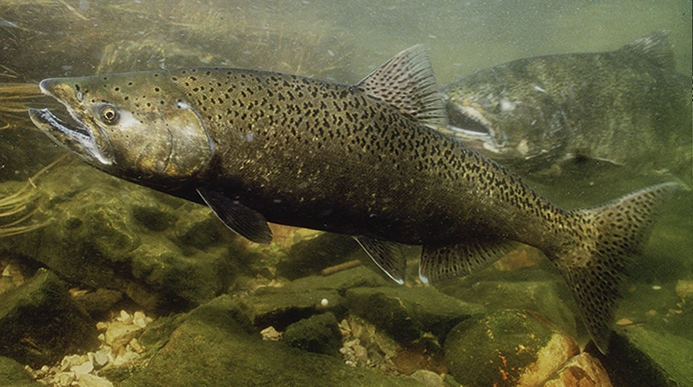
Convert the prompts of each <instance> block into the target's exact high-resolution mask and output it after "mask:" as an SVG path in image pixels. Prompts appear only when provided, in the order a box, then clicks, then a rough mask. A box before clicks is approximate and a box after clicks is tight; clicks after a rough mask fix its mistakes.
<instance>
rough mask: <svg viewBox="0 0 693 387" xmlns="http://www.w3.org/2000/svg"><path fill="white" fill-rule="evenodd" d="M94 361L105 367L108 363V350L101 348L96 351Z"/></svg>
mask: <svg viewBox="0 0 693 387" xmlns="http://www.w3.org/2000/svg"><path fill="white" fill-rule="evenodd" d="M94 363H95V364H96V365H98V366H99V367H103V366H105V365H106V364H108V354H106V352H104V351H102V350H99V351H96V353H94Z"/></svg>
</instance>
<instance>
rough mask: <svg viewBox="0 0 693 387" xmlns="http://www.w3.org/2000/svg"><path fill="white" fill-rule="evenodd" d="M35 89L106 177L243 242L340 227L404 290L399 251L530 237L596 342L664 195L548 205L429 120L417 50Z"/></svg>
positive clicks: (429, 270) (448, 264) (427, 263)
mask: <svg viewBox="0 0 693 387" xmlns="http://www.w3.org/2000/svg"><path fill="white" fill-rule="evenodd" d="M40 86H41V90H42V91H43V92H44V93H45V94H48V95H50V96H53V97H54V98H56V99H57V100H58V101H59V102H61V103H62V104H63V105H65V107H66V108H67V110H68V112H69V115H70V116H71V117H72V120H70V121H71V122H67V120H64V119H61V118H59V117H57V116H56V115H54V114H53V113H51V112H50V111H49V110H47V109H42V110H37V109H32V110H31V111H30V115H31V118H32V120H33V121H34V123H35V124H36V125H37V126H38V127H39V128H41V129H42V130H43V131H45V132H46V133H47V134H48V135H49V136H50V137H52V138H53V139H55V140H56V141H57V142H58V143H60V144H63V145H64V146H66V147H67V148H69V149H71V150H72V151H73V152H75V153H76V154H78V155H80V156H81V157H82V158H83V159H84V160H86V161H87V162H88V163H90V164H91V165H93V166H95V167H96V168H99V169H101V170H103V171H105V172H108V173H110V174H112V175H115V176H118V177H121V178H124V179H127V180H129V181H132V182H135V183H137V184H141V185H144V186H148V187H151V188H154V189H157V190H160V191H163V192H166V193H169V194H172V195H176V196H179V197H183V198H186V199H189V200H193V201H196V202H198V203H205V204H207V205H209V207H211V209H212V210H213V211H214V212H215V213H216V214H217V215H218V216H219V218H220V219H221V220H222V221H224V223H226V225H228V226H229V227H230V228H231V229H233V230H235V231H236V232H238V234H240V235H242V236H243V237H245V238H247V239H249V240H251V241H255V242H259V243H268V242H269V241H270V240H271V233H270V230H269V228H268V226H267V221H271V222H276V223H282V224H288V225H294V226H300V227H307V228H312V229H319V230H325V231H330V232H336V233H342V234H347V235H351V236H353V237H354V238H355V239H356V240H357V241H358V242H359V243H360V244H361V246H362V247H363V248H364V249H365V250H366V252H367V253H368V254H369V255H370V256H371V258H373V259H374V260H375V262H376V263H377V264H378V265H379V266H380V267H381V268H382V269H383V270H385V272H387V274H388V275H389V276H390V277H392V278H393V279H394V280H395V281H397V282H400V283H401V282H402V281H403V278H404V274H405V260H404V256H403V254H401V252H400V250H399V248H398V246H399V244H407V245H422V246H423V249H422V255H421V263H420V269H419V274H420V277H421V279H422V280H423V281H424V282H429V281H433V280H436V279H441V278H446V277H451V276H456V275H464V274H467V273H470V272H471V271H473V270H477V269H481V268H483V267H485V266H487V265H489V264H490V263H492V262H493V261H495V260H496V259H497V258H498V257H499V256H500V255H502V254H503V253H504V252H506V251H508V250H509V249H511V248H512V247H513V245H514V244H516V243H524V244H528V245H532V246H535V247H537V248H539V249H541V250H542V251H543V252H544V253H546V256H547V257H548V258H549V259H550V260H551V261H552V262H553V263H554V264H555V265H556V267H557V268H558V270H559V271H560V272H561V274H562V275H563V277H564V278H565V279H566V281H567V283H568V285H569V287H570V289H571V291H572V294H573V296H574V297H575V299H576V300H577V303H578V305H579V307H580V310H581V312H582V317H583V319H584V321H585V323H586V325H587V328H588V330H589V332H590V334H591V336H592V338H593V339H594V341H595V343H596V344H597V346H598V347H599V348H600V349H601V350H602V351H606V350H607V344H608V337H609V333H610V324H611V321H612V315H613V309H614V305H615V301H616V299H617V296H618V290H617V289H618V285H619V283H620V282H621V279H622V276H623V273H624V267H625V265H626V260H627V259H628V257H629V256H630V255H631V254H635V253H637V252H638V251H639V250H640V248H641V246H642V244H643V243H644V241H645V239H646V236H647V232H648V230H649V228H650V226H651V224H652V223H653V222H654V219H655V217H656V215H657V213H658V212H659V210H660V208H661V205H662V204H663V203H664V202H665V201H666V199H667V198H668V197H669V196H670V195H671V193H672V192H673V191H674V189H675V188H676V184H675V183H669V184H663V185H659V186H655V187H651V188H647V189H644V190H642V191H639V192H636V193H633V194H630V195H627V196H625V197H623V198H620V199H617V200H615V201H613V202H610V203H608V204H605V205H602V206H600V207H595V208H590V209H578V210H573V211H566V210H563V209H561V208H559V207H557V206H556V205H554V204H552V203H551V202H550V201H548V200H547V199H545V198H544V197H542V196H541V195H539V194H537V193H536V192H534V191H533V190H532V189H531V188H529V187H528V186H527V185H526V184H525V183H523V182H522V180H521V179H520V178H519V177H517V176H516V175H515V174H513V173H512V172H510V171H508V170H507V169H505V168H504V167H502V166H500V165H499V164H497V163H495V162H494V161H492V160H490V159H488V158H486V157H485V156H483V155H481V154H480V153H477V152H476V151H473V150H471V149H470V148H468V147H466V146H465V145H463V144H462V143H460V142H457V141H456V140H454V139H452V138H450V137H447V136H446V135H444V134H442V133H440V132H438V131H436V130H432V129H430V128H429V127H428V126H427V125H443V124H445V121H446V114H445V108H444V105H443V103H442V100H441V98H440V97H439V95H438V93H437V91H436V85H435V79H434V77H433V72H432V71H431V67H430V63H429V62H428V59H427V57H426V55H425V52H424V50H423V49H422V48H421V47H420V46H415V47H412V48H410V49H408V50H405V51H403V52H401V53H400V54H398V55H397V56H395V57H394V58H393V59H391V60H390V61H388V62H387V63H385V64H384V65H382V66H381V67H379V68H378V69H377V70H375V71H374V72H373V73H372V74H371V75H369V76H368V77H366V78H365V79H364V80H363V81H361V82H360V83H358V84H357V85H343V84H336V83H330V82H325V81H320V80H316V79H310V78H304V77H300V76H296V75H288V74H280V73H274V72H267V71H257V70H243V69H234V68H223V67H198V68H188V69H181V70H174V71H149V72H135V73H123V74H111V75H97V76H90V77H84V78H53V79H46V80H44V81H42V82H41V85H40Z"/></svg>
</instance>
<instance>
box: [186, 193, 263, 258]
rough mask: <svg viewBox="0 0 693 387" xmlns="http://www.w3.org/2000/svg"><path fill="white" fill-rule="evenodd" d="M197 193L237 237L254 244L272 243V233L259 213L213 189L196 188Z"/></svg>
mask: <svg viewBox="0 0 693 387" xmlns="http://www.w3.org/2000/svg"><path fill="white" fill-rule="evenodd" d="M197 193H199V194H200V196H201V197H202V200H204V202H205V203H206V204H207V205H208V206H209V208H211V209H212V211H214V213H215V214H216V215H217V217H218V218H219V219H221V221H222V222H224V224H225V225H226V226H227V227H228V228H230V229H231V230H233V231H234V232H236V233H237V234H238V235H240V236H242V237H243V238H245V239H247V240H249V241H251V242H255V243H262V244H268V243H270V242H272V231H270V229H269V226H268V225H267V220H266V219H265V217H264V216H262V214H260V213H259V212H257V211H255V210H252V209H250V208H248V207H246V206H244V205H243V204H241V203H239V202H238V201H235V200H232V199H229V198H227V197H226V196H224V194H222V193H221V192H218V191H215V190H213V189H209V188H198V189H197Z"/></svg>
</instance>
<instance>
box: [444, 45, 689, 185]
mask: <svg viewBox="0 0 693 387" xmlns="http://www.w3.org/2000/svg"><path fill="white" fill-rule="evenodd" d="M667 35H668V34H667V33H665V32H655V33H652V34H650V35H648V36H645V37H642V38H639V39H637V40H635V41H633V42H631V43H629V44H626V45H624V46H623V47H621V48H619V49H617V50H614V51H608V52H597V53H571V54H561V55H547V56H540V57H532V58H523V59H518V60H515V61H512V62H508V63H504V64H500V65H498V66H494V67H491V68H488V69H484V70H480V71H477V72H476V73H473V74H470V75H468V76H465V77H464V78H462V79H460V80H458V81H456V82H453V83H452V84H450V85H447V86H445V87H444V88H442V89H441V92H442V93H443V95H444V98H445V101H446V108H447V111H448V115H449V117H450V125H449V126H448V129H449V131H450V132H451V133H452V135H453V136H455V137H457V138H459V139H460V140H462V141H463V142H464V143H465V144H466V145H468V146H470V147H472V148H474V149H476V150H479V151H480V152H482V153H483V154H485V155H486V156H489V157H491V158H492V159H494V160H496V161H498V162H499V163H501V164H503V165H505V166H507V167H509V168H510V169H512V170H513V171H516V172H518V173H520V174H523V175H531V176H532V177H535V178H537V177H538V178H541V177H554V176H557V175H561V174H563V175H568V176H567V177H569V178H570V177H576V176H582V175H585V174H590V173H592V174H593V173H594V172H595V171H600V170H604V169H603V168H596V167H599V166H603V167H605V168H606V170H604V171H608V170H609V169H615V170H616V171H618V173H619V175H620V176H622V175H623V173H624V172H629V173H630V174H632V175H636V176H642V175H643V174H650V175H653V176H657V175H661V174H669V175H672V176H675V177H676V178H679V179H682V180H684V181H686V184H690V180H691V162H692V160H693V152H692V148H691V142H692V141H693V137H692V136H691V133H692V131H691V99H690V96H689V92H690V83H689V81H690V79H689V78H688V77H686V76H684V75H683V74H679V73H677V72H676V71H675V64H674V53H673V51H672V48H671V45H670V44H669V41H668V39H667ZM609 166H611V168H609Z"/></svg>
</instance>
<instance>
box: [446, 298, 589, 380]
mask: <svg viewBox="0 0 693 387" xmlns="http://www.w3.org/2000/svg"><path fill="white" fill-rule="evenodd" d="M579 350H580V349H579V347H578V346H577V343H576V342H575V340H574V339H573V338H572V337H570V336H567V335H566V334H565V333H562V332H560V331H558V330H557V329H556V328H555V327H554V326H553V325H552V324H551V323H550V322H549V321H548V320H546V319H544V318H541V317H539V316H537V315H535V314H532V313H528V312H523V311H518V310H504V311H497V312H494V313H492V314H490V315H487V316H479V317H474V318H471V319H468V320H465V321H463V322H462V323H460V324H459V325H457V326H456V327H455V328H453V329H452V331H451V332H450V334H448V337H447V339H446V340H445V359H446V360H447V362H448V369H449V370H450V374H452V375H453V376H454V377H455V379H456V380H457V381H459V382H460V383H462V385H465V386H491V385H496V386H508V387H510V386H516V385H523V386H540V385H541V384H540V383H541V382H543V381H544V380H546V379H547V378H548V377H549V375H551V374H552V373H553V372H555V371H556V370H557V369H559V368H560V367H561V365H563V364H564V363H565V362H566V361H567V360H568V359H570V358H571V357H573V356H574V355H576V354H577V353H578V352H579Z"/></svg>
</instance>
